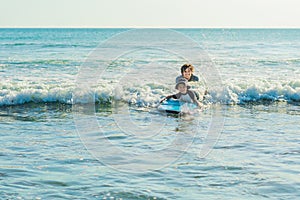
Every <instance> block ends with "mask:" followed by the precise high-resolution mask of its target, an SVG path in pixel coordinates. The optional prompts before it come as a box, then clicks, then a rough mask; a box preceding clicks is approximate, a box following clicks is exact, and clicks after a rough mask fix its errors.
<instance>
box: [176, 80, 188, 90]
mask: <svg viewBox="0 0 300 200" xmlns="http://www.w3.org/2000/svg"><path fill="white" fill-rule="evenodd" d="M175 88H176V89H177V90H179V92H181V93H186V91H187V90H188V89H190V86H189V85H188V81H187V80H186V79H179V80H178V82H177V83H176V86H175Z"/></svg>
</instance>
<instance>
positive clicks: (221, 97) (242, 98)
mask: <svg viewBox="0 0 300 200" xmlns="http://www.w3.org/2000/svg"><path fill="white" fill-rule="evenodd" d="M193 88H194V89H196V90H197V91H199V92H200V93H201V94H203V92H204V90H205V85H202V84H201V83H199V84H194V86H193ZM175 92H176V90H175V89H174V86H173V84H172V83H171V84H157V83H147V84H141V82H139V83H136V84H128V85H120V84H111V82H108V81H107V82H106V83H103V82H102V83H101V84H98V85H96V86H95V88H90V89H87V90H84V91H81V93H80V96H79V95H77V96H76V99H74V95H73V94H74V93H76V94H78V91H75V87H74V84H70V83H63V84H59V85H47V84H41V83H40V84H37V83H35V84H32V83H30V82H21V83H18V84H11V83H2V84H0V105H1V106H8V105H20V104H25V103H30V102H32V103H50V102H59V103H65V104H72V103H92V102H91V101H93V102H96V103H111V102H112V101H123V102H127V103H129V104H135V105H137V106H142V107H149V106H150V107H151V106H154V105H156V104H157V103H158V102H159V100H160V99H161V98H162V97H163V96H166V95H168V94H172V93H175ZM208 92H209V95H207V96H206V101H207V102H209V103H222V104H243V103H249V102H250V103H251V102H260V101H271V102H272V101H295V102H299V101H300V81H296V80H294V81H286V82H282V83H276V84H270V83H269V82H267V81H264V82H259V81H257V82H253V83H252V84H251V83H248V84H247V85H246V84H244V83H239V84H237V83H230V82H227V83H225V84H224V85H223V87H221V88H220V87H219V88H208ZM91 95H92V96H93V98H88V97H90V96H91ZM74 100H76V102H75V101H74Z"/></svg>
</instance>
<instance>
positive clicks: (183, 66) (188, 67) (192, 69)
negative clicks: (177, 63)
mask: <svg viewBox="0 0 300 200" xmlns="http://www.w3.org/2000/svg"><path fill="white" fill-rule="evenodd" d="M186 69H190V70H191V72H192V73H193V72H194V69H195V68H194V66H193V65H191V64H184V65H182V67H181V74H183V72H184V71H185V70H186Z"/></svg>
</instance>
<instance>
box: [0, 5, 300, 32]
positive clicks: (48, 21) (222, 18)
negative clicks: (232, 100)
mask: <svg viewBox="0 0 300 200" xmlns="http://www.w3.org/2000/svg"><path fill="white" fill-rule="evenodd" d="M299 8H300V0H0V27H264V28H267V27H296V28H300V10H299Z"/></svg>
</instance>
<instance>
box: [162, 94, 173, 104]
mask: <svg viewBox="0 0 300 200" xmlns="http://www.w3.org/2000/svg"><path fill="white" fill-rule="evenodd" d="M170 98H173V99H177V95H176V94H171V95H169V96H166V97H164V98H163V99H162V100H160V102H159V103H162V102H163V101H164V100H167V99H170Z"/></svg>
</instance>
